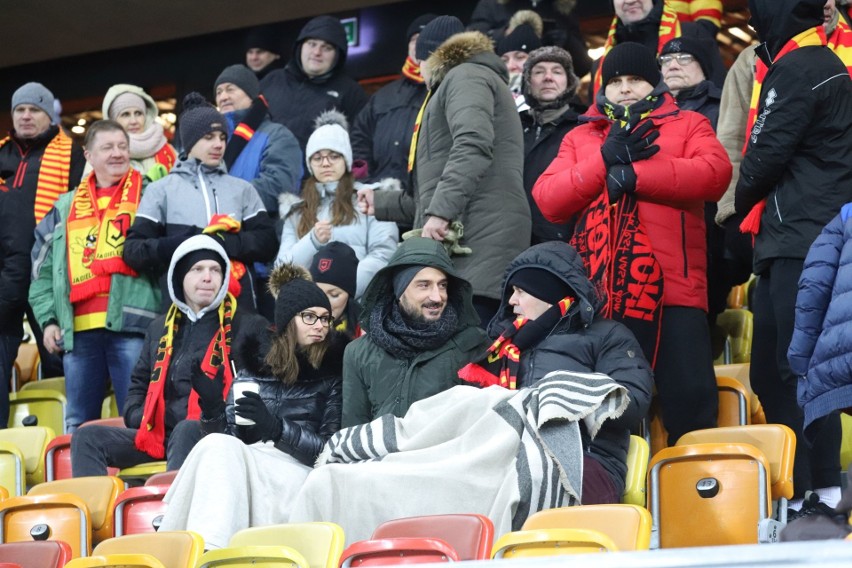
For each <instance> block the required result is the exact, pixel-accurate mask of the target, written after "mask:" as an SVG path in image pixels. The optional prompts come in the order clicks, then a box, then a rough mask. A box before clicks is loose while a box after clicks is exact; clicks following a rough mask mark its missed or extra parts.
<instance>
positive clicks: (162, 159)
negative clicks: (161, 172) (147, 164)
mask: <svg viewBox="0 0 852 568" xmlns="http://www.w3.org/2000/svg"><path fill="white" fill-rule="evenodd" d="M176 160H177V152H175V149H174V148H172V145H171V144H169V143H168V142H167V143H165V144H163V147H162V148H160V149H159V150H157V153H156V154H154V161H155V162H157V163H158V164H160V165H162V166H163V167H164V168H166V171H167V172H170V171H172V167H173V166H174V165H175V161H176Z"/></svg>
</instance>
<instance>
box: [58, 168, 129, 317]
mask: <svg viewBox="0 0 852 568" xmlns="http://www.w3.org/2000/svg"><path fill="white" fill-rule="evenodd" d="M141 197H142V174H140V173H139V172H137V171H136V170H134V169H133V168H130V169H129V170H128V172H127V173H126V174H124V177H123V178H122V179H121V181H119V182H118V185H117V187H116V191H115V194H114V195H113V196H112V199H110V202H109V205H108V206H107V207H106V208H105V209H103V210H101V209H100V208H99V207H98V196H97V188H96V187H95V173H94V172H92V173H90V174H89V177H88V178H86V179H85V180H83V181H82V182H81V183H80V186H79V187H78V188H77V191H76V192H74V196H73V199H72V201H71V208H70V209H69V211H68V220H67V222H66V224H65V230H66V246H67V249H68V250H67V258H68V280H69V282H70V284H71V294H70V298H69V299H70V300H71V303H75V302H80V301H83V300H87V299H89V298H92V297H94V296H96V295H97V294H103V293H106V292H109V288H110V283H111V280H112V278H111V277H112V275H113V274H126V275H128V276H136V272H135V271H134V270H133V269H132V268H130V267H129V266H127V264H125V262H124V260H123V259H122V253H123V252H124V240H125V239H126V238H127V231H128V230H129V229H130V226H131V225H132V224H133V220H134V219H135V218H136V209H137V207H139V200H140V198H141Z"/></svg>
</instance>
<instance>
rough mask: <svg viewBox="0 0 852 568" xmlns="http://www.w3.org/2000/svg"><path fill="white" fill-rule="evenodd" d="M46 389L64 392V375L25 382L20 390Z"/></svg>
mask: <svg viewBox="0 0 852 568" xmlns="http://www.w3.org/2000/svg"><path fill="white" fill-rule="evenodd" d="M38 389H46V390H52V391H56V392H58V393H62V394H65V377H51V378H49V379H39V380H37V381H30V382H28V383H25V384H24V385H23V386H22V387H21V390H22V391H28V390H38Z"/></svg>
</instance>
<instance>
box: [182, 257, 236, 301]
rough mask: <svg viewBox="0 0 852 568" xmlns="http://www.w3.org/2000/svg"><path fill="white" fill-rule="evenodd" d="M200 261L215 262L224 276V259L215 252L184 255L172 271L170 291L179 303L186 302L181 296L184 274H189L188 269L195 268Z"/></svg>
mask: <svg viewBox="0 0 852 568" xmlns="http://www.w3.org/2000/svg"><path fill="white" fill-rule="evenodd" d="M202 260H215V261H216V262H218V263H219V266H220V267H221V268H222V274H223V275H224V274H225V270H226V268H225V259H223V258H222V257H221V255H219V253H217V252H216V251H215V250H213V249H198V250H194V251H192V252H190V253H188V254H186V256H184V257H183V258H181V259H180V260H179V261H177V264H175V269H174V270H173V271H172V289H173V290H174V292H175V298H177V299H178V300H180V301H181V302H186V298H185V297H184V294H183V279H184V278H186V273H187V272H189V269H190V268H192V267H193V266H195V263H196V262H201V261H202Z"/></svg>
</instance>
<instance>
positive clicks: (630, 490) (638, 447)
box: [621, 436, 650, 507]
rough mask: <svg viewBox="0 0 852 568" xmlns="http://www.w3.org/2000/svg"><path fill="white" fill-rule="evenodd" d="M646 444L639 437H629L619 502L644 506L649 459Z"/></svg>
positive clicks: (648, 450) (648, 449)
mask: <svg viewBox="0 0 852 568" xmlns="http://www.w3.org/2000/svg"><path fill="white" fill-rule="evenodd" d="M649 454H650V448H649V447H648V442H646V441H645V439H644V438H640V437H639V436H630V446H629V447H628V449H627V475H626V476H625V479H624V493H622V495H621V502H622V503H627V504H631V505H639V506H640V507H644V506H645V499H646V496H645V480H646V479H647V478H648V460H649V458H650V456H649Z"/></svg>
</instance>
